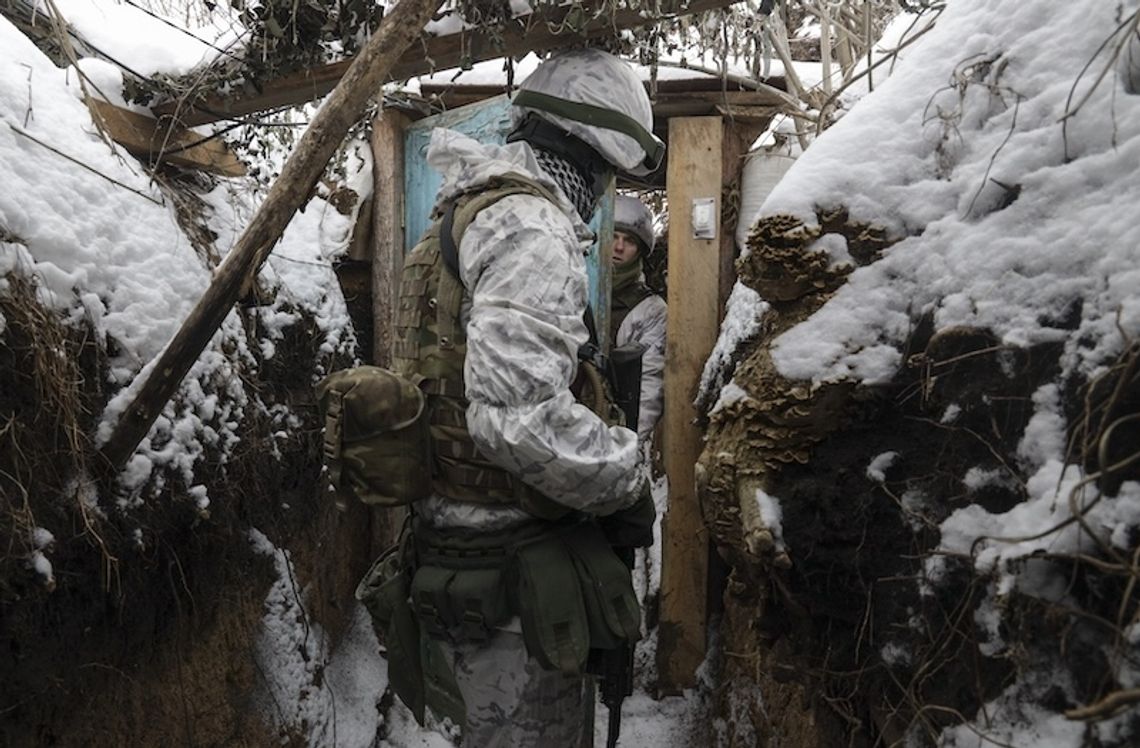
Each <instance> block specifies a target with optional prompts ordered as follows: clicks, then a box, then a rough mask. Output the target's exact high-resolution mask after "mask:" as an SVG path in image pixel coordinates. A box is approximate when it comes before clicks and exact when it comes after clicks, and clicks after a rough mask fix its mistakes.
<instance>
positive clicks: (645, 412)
mask: <svg viewBox="0 0 1140 748" xmlns="http://www.w3.org/2000/svg"><path fill="white" fill-rule="evenodd" d="M665 309H666V307H665V300H664V299H662V298H661V297H660V296H658V295H657V294H653V295H651V296H646V297H645V298H644V299H642V300H641V303H640V304H638V305H637V306H635V307H634V308H633V309H631V310H630V311H629V314H627V315H626V316H625V319H623V320H622V321H621V325H619V326H618V329H617V334H616V335H615V336H614V346H615V347H616V346H621V345H625V344H627V343H638V344H640V345H642V346H644V347H645V353H644V354H642V356H641V398H640V401H639V404H638V414H637V435H638V438H640V439H641V440H642V441H648V440H649V439H650V438H651V437H652V436H653V427H654V426H656V425H657V420H658V419H659V418H660V417H661V409H662V404H663V402H664V400H665V387H664V383H663V382H662V379H663V378H664V376H665Z"/></svg>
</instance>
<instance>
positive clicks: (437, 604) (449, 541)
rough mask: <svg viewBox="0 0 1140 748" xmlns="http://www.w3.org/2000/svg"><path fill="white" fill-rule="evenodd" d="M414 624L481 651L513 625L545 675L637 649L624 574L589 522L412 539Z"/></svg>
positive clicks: (426, 532)
mask: <svg viewBox="0 0 1140 748" xmlns="http://www.w3.org/2000/svg"><path fill="white" fill-rule="evenodd" d="M416 534H417V550H418V554H419V559H420V567H419V568H418V569H417V570H416V573H415V577H414V578H413V580H412V583H411V596H412V600H413V604H414V607H415V614H416V617H417V618H418V620H419V621H420V623H421V624H422V625H423V627H424V631H425V632H426V633H427V634H428V635H429V636H432V637H435V638H438V639H443V640H449V641H474V642H482V641H486V639H487V638H488V637H489V636H491V635H492V633H493V632H494V630H495V629H496V628H499V627H501V626H503V625H504V624H506V623H507V622H508V621H509V620H511V618H513V617H514V616H518V617H519V619H520V622H521V625H522V634H523V639H524V641H525V642H526V647H527V651H528V652H529V654H530V655H531V656H532V657H534V658H535V659H536V660H537V661H538V662H539V664H541V665H542V666H543V667H544V668H546V669H549V670H560V671H562V672H565V673H570V674H576V673H581V672H583V670H584V667H585V664H586V657H587V654H588V653H589V651H590V649H591V648H593V649H611V648H614V647H617V646H618V645H619V644H622V643H632V642H635V641H637V639H638V638H639V636H640V629H641V612H640V609H639V608H638V604H637V597H636V595H635V594H634V591H633V584H632V580H631V577H630V572H629V569H628V568H627V567H626V566H625V564H624V563H622V561H621V559H619V558H618V556H617V555H616V554H615V553H614V551H613V549H612V548H610V546H609V545H608V543H607V542H606V539H605V536H604V535H603V534H602V531H601V530H600V529H599V527H598V526H597V524H596V523H594V522H593V521H577V522H573V523H568V522H566V523H557V524H546V523H535V524H532V525H528V526H526V527H525V528H524V529H522V530H513V531H509V532H507V533H498V534H494V533H481V534H479V535H477V536H476V535H465V534H460V533H438V532H437V531H432V530H430V529H429V528H426V527H422V528H419V527H418V528H417V529H416Z"/></svg>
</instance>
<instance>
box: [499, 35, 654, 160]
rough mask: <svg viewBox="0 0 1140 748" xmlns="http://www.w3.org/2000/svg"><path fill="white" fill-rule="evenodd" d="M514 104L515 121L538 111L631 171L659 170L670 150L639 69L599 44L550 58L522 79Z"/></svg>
mask: <svg viewBox="0 0 1140 748" xmlns="http://www.w3.org/2000/svg"><path fill="white" fill-rule="evenodd" d="M512 103H513V104H514V107H513V108H512V112H511V120H512V124H513V125H515V126H517V125H518V124H519V123H520V122H521V121H522V120H523V118H524V117H526V115H527V114H528V113H531V112H533V113H534V114H535V115H537V116H538V117H540V118H542V119H544V120H546V121H547V122H550V123H551V124H553V125H555V126H556V127H558V128H559V129H560V130H563V131H564V132H568V133H570V134H571V135H573V136H575V137H577V138H578V139H580V140H581V141H583V142H584V143H586V144H587V145H588V146H590V147H591V148H593V149H594V150H595V151H597V153H598V154H599V155H600V156H601V157H602V158H604V159H605V160H606V161H608V162H609V163H610V164H612V165H613V166H614V167H616V168H618V169H621V170H623V171H627V172H630V173H632V174H647V173H649V172H651V171H653V170H655V169H656V168H657V167H658V166H659V165H660V163H661V158H662V156H663V155H664V153H665V144H664V143H662V142H661V141H660V140H659V139H658V138H657V137H656V136H654V135H653V108H652V107H651V106H650V103H649V96H648V95H647V94H646V93H645V86H643V85H642V83H641V80H640V79H639V78H638V76H637V73H635V72H634V70H633V68H631V67H630V66H629V65H628V64H627V63H625V62H623V61H622V60H620V59H618V58H617V57H614V56H613V55H611V54H609V53H608V52H603V51H602V50H599V49H576V50H573V51H569V52H563V53H561V54H559V55H557V56H555V57H551V58H550V59H549V60H547V61H545V62H544V63H542V64H541V65H539V66H538V69H537V70H535V71H534V73H532V74H531V75H530V76H529V77H528V78H527V79H526V80H525V81H523V82H522V85H520V86H519V91H518V93H517V94H516V95H515V98H514V101H513V102H512Z"/></svg>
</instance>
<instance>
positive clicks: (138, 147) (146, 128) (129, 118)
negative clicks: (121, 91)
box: [88, 99, 245, 177]
mask: <svg viewBox="0 0 1140 748" xmlns="http://www.w3.org/2000/svg"><path fill="white" fill-rule="evenodd" d="M88 102H89V104H90V106H91V115H92V116H93V117H98V118H99V119H100V120H102V122H103V127H104V128H105V129H106V131H107V134H108V135H110V136H111V139H112V140H114V141H115V142H116V143H118V144H119V145H121V146H123V147H124V148H126V149H127V150H128V151H129V152H130V153H131V154H133V155H135V156H138V157H140V158H145V159H147V160H149V161H161V162H164V163H171V164H176V165H178V166H187V167H190V168H192V169H201V170H203V171H208V172H211V173H213V174H220V175H221V176H223V177H240V176H242V175H244V174H245V164H243V163H242V162H241V161H239V160H238V158H237V156H235V155H234V154H233V152H232V151H230V149H229V148H227V147H226V144H225V142H223V141H222V140H221V139H220V138H210V137H209V136H208V135H202V134H200V133H196V132H192V131H190V130H187V129H185V128H182V127H174V126H172V125H171V123H170V121H169V120H167V121H166V123H165V124H163V123H160V122H159V121H158V120H156V119H153V118H151V117H147V116H145V115H142V114H139V113H138V112H132V111H131V110H129V109H123V108H122V107H119V106H115V105H114V104H111V103H108V102H106V101H100V100H99V99H88Z"/></svg>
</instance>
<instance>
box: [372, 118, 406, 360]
mask: <svg viewBox="0 0 1140 748" xmlns="http://www.w3.org/2000/svg"><path fill="white" fill-rule="evenodd" d="M409 124H411V119H409V118H408V117H407V116H406V115H404V114H401V113H400V112H397V111H393V110H391V109H385V110H383V111H381V112H380V114H379V116H377V117H376V119H375V120H373V122H372V164H373V166H372V201H373V213H372V314H373V334H374V337H373V346H372V350H373V363H374V364H376V365H377V366H391V365H392V343H393V342H394V341H395V339H396V330H395V319H396V308H397V303H396V302H397V297H398V296H399V290H400V274H401V273H402V272H403V269H404V130H405V129H406V128H407V126H408V125H409Z"/></svg>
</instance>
